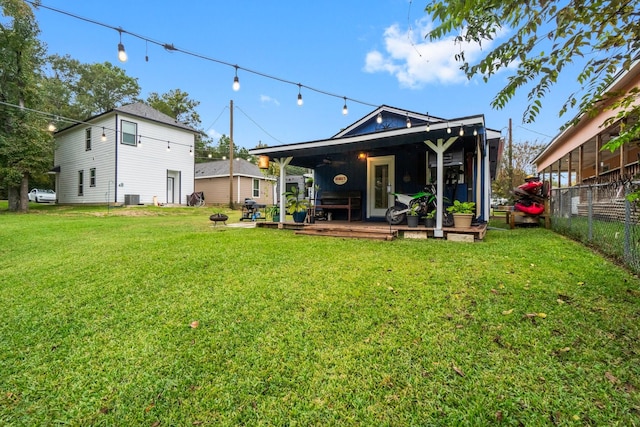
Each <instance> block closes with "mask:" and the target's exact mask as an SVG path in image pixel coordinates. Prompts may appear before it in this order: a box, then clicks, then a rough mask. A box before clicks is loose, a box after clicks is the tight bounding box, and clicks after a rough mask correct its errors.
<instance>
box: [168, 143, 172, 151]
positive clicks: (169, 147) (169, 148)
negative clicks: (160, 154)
mask: <svg viewBox="0 0 640 427" xmlns="http://www.w3.org/2000/svg"><path fill="white" fill-rule="evenodd" d="M167 151H171V142H170V141H167Z"/></svg>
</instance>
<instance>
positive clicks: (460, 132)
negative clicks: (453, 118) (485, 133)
mask: <svg viewBox="0 0 640 427" xmlns="http://www.w3.org/2000/svg"><path fill="white" fill-rule="evenodd" d="M458 135H460V136H464V129H463V128H462V125H460V131H459V132H458Z"/></svg>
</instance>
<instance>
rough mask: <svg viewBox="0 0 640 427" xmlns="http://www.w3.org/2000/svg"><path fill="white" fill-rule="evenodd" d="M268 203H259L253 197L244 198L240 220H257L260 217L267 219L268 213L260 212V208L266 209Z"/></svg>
mask: <svg viewBox="0 0 640 427" xmlns="http://www.w3.org/2000/svg"><path fill="white" fill-rule="evenodd" d="M266 207H267V205H263V204H259V203H258V202H256V201H255V200H253V199H249V198H247V199H244V204H243V205H242V216H241V217H240V221H242V220H245V219H247V220H249V221H256V220H258V219H264V220H266V219H267V215H266V213H264V212H260V209H263V210H264V209H265V208H266Z"/></svg>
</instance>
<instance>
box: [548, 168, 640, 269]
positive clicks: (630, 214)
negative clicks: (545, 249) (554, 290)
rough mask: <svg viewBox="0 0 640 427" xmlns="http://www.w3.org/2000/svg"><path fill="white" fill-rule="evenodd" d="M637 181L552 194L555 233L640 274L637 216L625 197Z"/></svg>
mask: <svg viewBox="0 0 640 427" xmlns="http://www.w3.org/2000/svg"><path fill="white" fill-rule="evenodd" d="M637 190H640V181H618V182H612V183H607V184H594V185H585V186H575V187H568V188H554V189H553V190H552V191H551V204H550V205H551V206H550V207H551V215H552V216H551V226H552V228H553V229H554V231H557V232H558V233H561V234H564V235H567V236H569V237H571V238H573V239H576V240H579V241H581V242H583V243H585V244H587V245H589V246H592V247H594V248H596V249H597V250H598V251H600V252H602V253H604V254H605V255H607V256H609V257H611V258H613V259H615V260H616V261H619V262H622V263H624V264H625V265H627V266H628V267H629V269H630V270H631V271H633V272H634V273H636V274H639V273H640V224H638V218H639V216H640V212H639V211H638V207H637V206H636V204H635V203H632V202H629V201H628V200H627V199H626V196H627V195H629V194H630V193H632V192H634V191H637Z"/></svg>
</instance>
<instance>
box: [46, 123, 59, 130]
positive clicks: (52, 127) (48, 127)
mask: <svg viewBox="0 0 640 427" xmlns="http://www.w3.org/2000/svg"><path fill="white" fill-rule="evenodd" d="M47 130H48V131H49V132H55V131H56V130H57V129H56V125H55V124H54V123H53V122H49V126H47Z"/></svg>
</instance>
